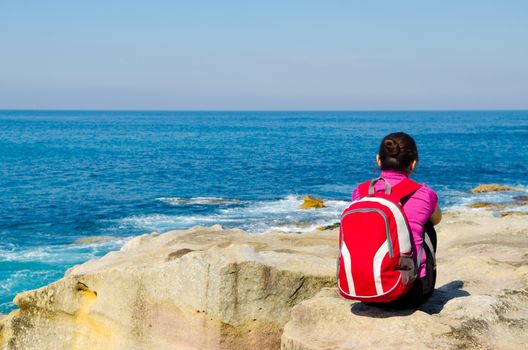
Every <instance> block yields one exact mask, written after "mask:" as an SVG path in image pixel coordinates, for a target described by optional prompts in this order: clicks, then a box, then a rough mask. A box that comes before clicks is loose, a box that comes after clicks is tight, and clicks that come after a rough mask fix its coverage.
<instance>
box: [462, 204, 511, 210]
mask: <svg viewBox="0 0 528 350" xmlns="http://www.w3.org/2000/svg"><path fill="white" fill-rule="evenodd" d="M467 207H468V208H473V209H477V208H488V209H504V208H506V207H507V205H506V204H502V203H488V202H476V203H471V204H468V206H467Z"/></svg>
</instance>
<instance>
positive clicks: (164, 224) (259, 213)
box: [118, 195, 348, 233]
mask: <svg viewBox="0 0 528 350" xmlns="http://www.w3.org/2000/svg"><path fill="white" fill-rule="evenodd" d="M302 202H303V197H302V196H295V195H290V196H287V197H284V198H281V199H278V200H269V201H255V202H241V203H238V205H233V206H230V207H227V208H220V209H218V210H216V211H214V212H213V213H211V214H210V215H191V214H189V215H166V214H151V215H138V216H131V217H127V218H123V219H121V220H119V223H118V225H119V228H120V229H122V230H126V229H127V228H134V229H141V230H143V231H145V232H151V231H158V232H164V231H168V230H173V229H186V228H190V227H192V226H197V225H205V226H210V225H213V224H220V225H222V226H224V227H238V228H242V229H244V230H247V231H249V232H254V233H262V232H268V231H284V232H307V231H311V230H313V229H315V228H316V227H318V226H324V225H330V224H333V223H335V222H337V221H339V218H340V214H341V212H342V211H343V209H344V208H345V207H346V206H347V205H348V202H346V201H338V200H327V201H325V205H326V208H321V209H308V210H303V209H299V206H300V205H301V204H302Z"/></svg>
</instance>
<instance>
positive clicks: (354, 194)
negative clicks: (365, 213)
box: [352, 187, 359, 201]
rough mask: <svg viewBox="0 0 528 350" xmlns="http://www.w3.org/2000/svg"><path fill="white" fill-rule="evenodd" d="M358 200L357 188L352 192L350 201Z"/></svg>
mask: <svg viewBox="0 0 528 350" xmlns="http://www.w3.org/2000/svg"><path fill="white" fill-rule="evenodd" d="M358 199H359V187H356V188H354V191H352V200H353V201H355V200H358Z"/></svg>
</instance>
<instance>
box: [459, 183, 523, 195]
mask: <svg viewBox="0 0 528 350" xmlns="http://www.w3.org/2000/svg"><path fill="white" fill-rule="evenodd" d="M518 190H520V188H518V187H512V186H505V185H499V184H481V185H478V186H477V187H475V188H473V189H472V190H471V191H469V192H470V193H482V192H502V191H518Z"/></svg>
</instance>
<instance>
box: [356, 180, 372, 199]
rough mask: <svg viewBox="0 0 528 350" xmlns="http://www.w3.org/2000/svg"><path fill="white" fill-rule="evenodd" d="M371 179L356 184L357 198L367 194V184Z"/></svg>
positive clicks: (368, 184)
mask: <svg viewBox="0 0 528 350" xmlns="http://www.w3.org/2000/svg"><path fill="white" fill-rule="evenodd" d="M371 182H372V180H369V181H365V182H363V183H361V184H359V186H358V192H359V198H363V197H366V196H367V195H368V190H369V186H370V183H371Z"/></svg>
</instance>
